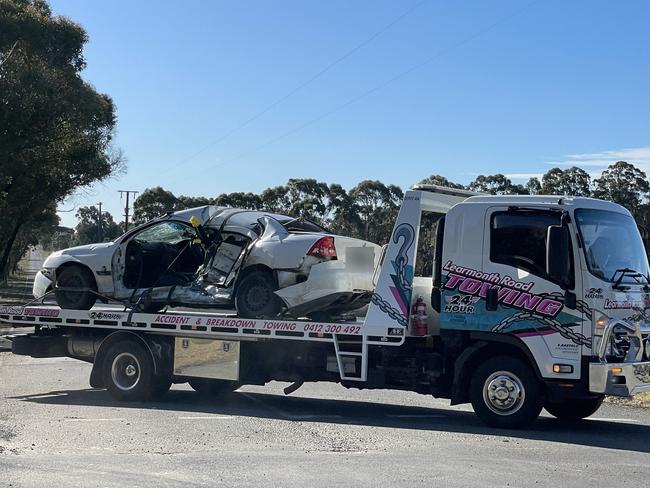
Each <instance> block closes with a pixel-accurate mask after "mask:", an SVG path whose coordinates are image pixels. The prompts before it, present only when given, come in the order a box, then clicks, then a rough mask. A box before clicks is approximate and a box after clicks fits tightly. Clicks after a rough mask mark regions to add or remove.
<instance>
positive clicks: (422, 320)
mask: <svg viewBox="0 0 650 488" xmlns="http://www.w3.org/2000/svg"><path fill="white" fill-rule="evenodd" d="M411 324H412V326H411V335H414V336H425V335H427V304H426V303H424V298H422V297H421V296H419V297H418V298H417V300H415V303H414V304H413V308H412V310H411Z"/></svg>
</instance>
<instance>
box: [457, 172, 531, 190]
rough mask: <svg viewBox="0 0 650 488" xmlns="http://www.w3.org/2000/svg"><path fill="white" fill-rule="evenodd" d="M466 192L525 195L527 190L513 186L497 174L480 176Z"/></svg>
mask: <svg viewBox="0 0 650 488" xmlns="http://www.w3.org/2000/svg"><path fill="white" fill-rule="evenodd" d="M467 189H468V190H472V191H476V192H480V193H489V194H491V195H527V194H528V190H527V189H526V188H524V186H523V185H515V184H514V183H512V181H510V179H509V178H507V177H506V176H504V175H502V174H500V173H498V174H496V175H487V176H484V175H480V176H477V177H476V179H475V180H474V181H472V182H471V183H470V184H469V185H467Z"/></svg>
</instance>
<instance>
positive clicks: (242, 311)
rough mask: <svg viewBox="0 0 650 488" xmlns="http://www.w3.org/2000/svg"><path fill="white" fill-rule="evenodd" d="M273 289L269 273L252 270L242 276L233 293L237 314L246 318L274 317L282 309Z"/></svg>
mask: <svg viewBox="0 0 650 488" xmlns="http://www.w3.org/2000/svg"><path fill="white" fill-rule="evenodd" d="M275 289H276V286H275V280H274V279H273V276H272V275H271V273H268V272H266V271H253V272H251V273H250V274H247V275H246V276H244V278H243V279H242V280H241V283H239V286H238V287H237V292H236V294H235V308H236V309H237V315H239V316H240V317H243V318H247V319H270V318H273V317H276V316H277V315H278V314H279V313H280V310H281V309H282V303H281V301H280V298H279V297H278V296H277V295H276V294H275V293H274V292H275Z"/></svg>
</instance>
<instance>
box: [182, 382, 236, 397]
mask: <svg viewBox="0 0 650 488" xmlns="http://www.w3.org/2000/svg"><path fill="white" fill-rule="evenodd" d="M188 383H189V384H190V386H191V387H192V389H193V390H194V391H195V392H197V393H198V394H199V395H201V396H205V397H219V396H224V395H227V394H228V393H232V392H233V391H235V390H236V389H237V388H239V384H238V383H237V382H236V381H230V380H213V379H208V378H192V379H191V380H189V381H188Z"/></svg>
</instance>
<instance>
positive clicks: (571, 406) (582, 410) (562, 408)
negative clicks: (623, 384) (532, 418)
mask: <svg viewBox="0 0 650 488" xmlns="http://www.w3.org/2000/svg"><path fill="white" fill-rule="evenodd" d="M604 398H605V397H604V396H599V397H596V398H588V399H583V400H566V401H564V402H560V403H547V404H546V405H544V408H545V409H546V411H547V412H548V413H550V414H551V415H553V416H554V417H556V418H558V419H559V420H567V421H571V420H582V419H584V418H586V417H589V416H590V415H593V414H594V413H596V410H598V409H599V408H600V405H601V404H602V403H603V399H604Z"/></svg>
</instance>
